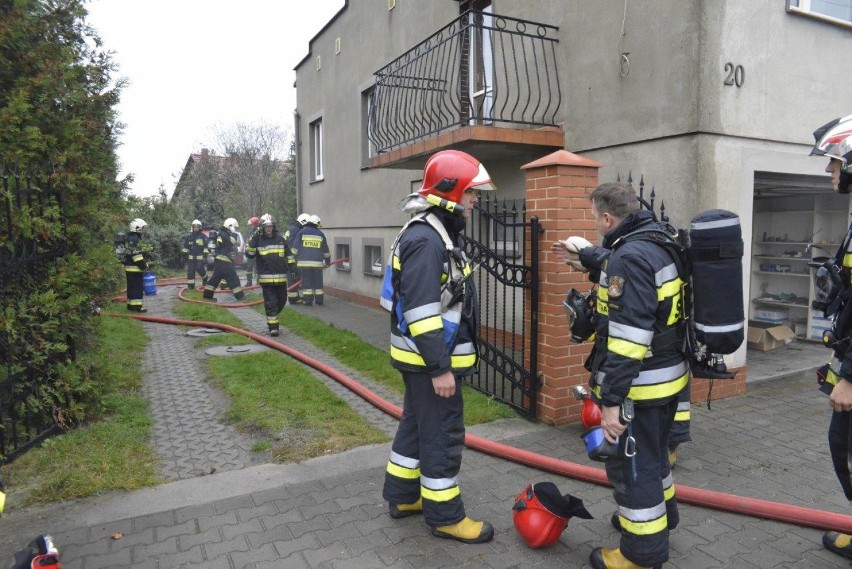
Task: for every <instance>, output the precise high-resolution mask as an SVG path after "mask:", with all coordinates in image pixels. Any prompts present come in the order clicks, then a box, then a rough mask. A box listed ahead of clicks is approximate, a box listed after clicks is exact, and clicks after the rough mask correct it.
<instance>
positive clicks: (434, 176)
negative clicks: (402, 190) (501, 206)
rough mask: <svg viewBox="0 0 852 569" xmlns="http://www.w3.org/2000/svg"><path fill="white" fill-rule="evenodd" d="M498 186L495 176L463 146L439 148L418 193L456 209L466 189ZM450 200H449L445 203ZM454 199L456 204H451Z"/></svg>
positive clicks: (435, 203) (434, 201) (429, 162)
mask: <svg viewBox="0 0 852 569" xmlns="http://www.w3.org/2000/svg"><path fill="white" fill-rule="evenodd" d="M471 188H474V189H477V190H494V189H496V188H495V187H494V184H493V183H492V182H491V176H490V175H489V174H488V172H487V171H486V170H485V167H484V166H483V165H482V164H481V163H480V162H479V160H477V159H476V158H474V157H473V156H471V155H470V154H467V153H465V152H461V151H459V150H442V151H441V152H436V153H435V154H433V155H432V156H431V157H429V160H427V161H426V166H424V167H423V182H422V183H421V187H420V189H419V190H418V191H417V193H418V194H419V195H420V196H421V197H424V198H426V199H427V200H428V201H429V202H430V203H432V204H433V205H441V206H443V207H447V209H450V210H452V209H453V208H452V205H456V204H458V203H459V202H460V201H461V197H462V194H464V193H465V191H467V190H469V189H471ZM442 200H446V202H445V203H441V201H442ZM449 203H451V204H452V205H449Z"/></svg>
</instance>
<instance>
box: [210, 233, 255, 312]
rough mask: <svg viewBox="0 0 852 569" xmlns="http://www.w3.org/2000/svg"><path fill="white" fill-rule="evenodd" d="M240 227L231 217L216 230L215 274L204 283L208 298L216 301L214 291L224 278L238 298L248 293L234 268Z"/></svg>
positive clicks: (240, 298)
mask: <svg viewBox="0 0 852 569" xmlns="http://www.w3.org/2000/svg"><path fill="white" fill-rule="evenodd" d="M239 229H240V224H239V223H237V220H236V219H234V218H233V217H229V218H228V219H226V220H225V221H224V223H223V224H222V228H221V229H219V231H217V232H216V258H215V260H214V261H213V274H212V275H211V276H210V279H209V280H208V281H207V284H206V285H204V298H205V299H206V300H212V301H213V302H216V299H215V298H213V293H214V292H215V291H216V287H218V286H219V283H220V282H222V281H223V280H224V281H225V283H226V284H227V286H228V288H230V289H231V293H232V294H233V295H234V298H236V299H237V300H242V299H243V297H244V296H245V294H246V293H245V292H243V289H242V287H241V286H240V277H239V276H238V275H237V270H236V269H235V268H234V259H235V258H236V256H237V252H238V251H239V243H240V238H239V233H238V231H239Z"/></svg>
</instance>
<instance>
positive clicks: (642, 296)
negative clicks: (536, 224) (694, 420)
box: [590, 210, 689, 406]
mask: <svg viewBox="0 0 852 569" xmlns="http://www.w3.org/2000/svg"><path fill="white" fill-rule="evenodd" d="M656 227H657V223H656V222H655V221H654V218H653V213H651V212H649V211H645V210H643V211H639V212H637V213H635V214H632V215H630V216H628V217H627V218H626V219H625V220H624V221H622V223H621V224H619V225H618V227H616V228H614V229H613V230H612V231H610V232H609V233H607V235H606V236H605V237H604V240H603V248H604V249H609V250H610V254H609V255H608V256H606V257H605V258H603V259H602V260H601V261H600V276H599V277H598V290H597V302H596V309H595V316H594V323H595V334H596V338H595V348H594V351H593V354H592V355H591V356H590V363H591V365H590V367H591V371H592V387H593V389H594V392H595V394H596V395H597V396H598V398H600V399H601V400H602V401H603V402H604V403H605V404H606V405H608V406H613V405H618V404H620V403H621V402H622V401H623V400H624V398H625V397H629V398H631V399H633V400H634V401H635V403H636V405H637V406H641V405H655V404H657V405H658V404H664V403H666V402H668V401H671V399H672V398H673V397H675V396H676V395H677V394H678V393H680V391H681V390H682V389H683V388H684V387H686V385H687V383H688V381H689V366H688V364H687V360H686V358H685V357H684V355H683V335H684V333H685V325H684V322H685V321H684V314H683V312H682V310H683V302H682V294H683V286H684V282H683V280H682V279H681V276H680V274H679V271H678V266H679V263H678V262H677V261H676V260H675V258H674V257H673V255H672V253H671V252H670V251H669V250H668V249H667V248H666V247H664V246H662V245H659V244H656V243H653V242H650V241H647V240H644V239H637V240H624V241H623V245H622V244H620V243H619V240H620V239H621V238H623V237H625V236H627V235H628V234H633V233H634V232H637V231H642V230H643V229H644V230H650V229H654V228H656Z"/></svg>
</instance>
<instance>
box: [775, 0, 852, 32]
mask: <svg viewBox="0 0 852 569" xmlns="http://www.w3.org/2000/svg"><path fill="white" fill-rule="evenodd" d="M850 4H852V3H850ZM787 13H789V14H797V15H799V16H804V17H806V18H812V19H814V20H819V21H821V22H825V23H828V24H833V25H837V26H841V27H844V28H848V29H852V6H850V13H849V20H841V19H839V18H835V17H834V16H829V15H827V14H823V13H822V12H817V11H816V10H814V9H812V7H811V0H787Z"/></svg>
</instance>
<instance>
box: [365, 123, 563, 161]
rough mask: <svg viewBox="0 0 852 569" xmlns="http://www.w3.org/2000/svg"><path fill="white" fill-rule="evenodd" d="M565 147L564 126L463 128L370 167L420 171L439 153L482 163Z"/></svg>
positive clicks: (389, 154)
mask: <svg viewBox="0 0 852 569" xmlns="http://www.w3.org/2000/svg"><path fill="white" fill-rule="evenodd" d="M564 145H565V137H564V134H563V132H562V127H561V126H548V127H541V128H536V129H529V128H503V127H499V128H498V127H493V126H464V127H460V128H457V129H453V130H450V131H447V132H443V133H441V134H438V135H437V136H432V137H429V138H425V139H423V140H419V141H416V142H413V143H411V144H409V145H406V146H403V147H401V148H397V149H395V150H392V151H390V152H385V153H382V154H379V155H378V156H374V157H373V158H371V159H370V167H371V168H401V169H417V170H419V169H421V168H423V165H424V164H425V163H426V159H427V158H428V157H429V156H431V155H432V154H434V153H435V152H437V151H439V150H448V149H453V150H462V151H464V152H467V153H468V154H470V155H472V156H474V157H476V158H477V159H478V160H480V161H481V162H482V163H483V164H488V162H489V161H493V160H505V159H507V158H508V157H510V156H519V157H529V158H530V159H535V158H538V157H540V156H543V155H545V154H548V153H550V152H553V151H554V150H559V149H561V148H563V147H564Z"/></svg>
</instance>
